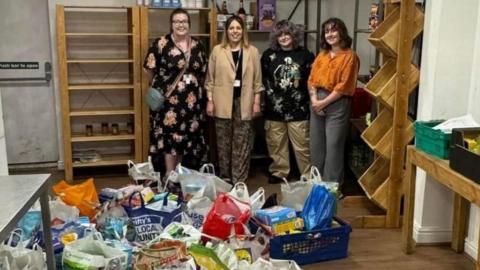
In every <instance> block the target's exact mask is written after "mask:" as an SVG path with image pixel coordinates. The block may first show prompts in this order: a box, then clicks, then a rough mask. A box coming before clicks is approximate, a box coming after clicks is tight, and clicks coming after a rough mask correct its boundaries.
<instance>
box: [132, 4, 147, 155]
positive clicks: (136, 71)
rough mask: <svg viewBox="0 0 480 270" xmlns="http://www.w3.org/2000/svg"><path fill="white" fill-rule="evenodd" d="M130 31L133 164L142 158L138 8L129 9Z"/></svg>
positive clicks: (141, 60)
mask: <svg viewBox="0 0 480 270" xmlns="http://www.w3.org/2000/svg"><path fill="white" fill-rule="evenodd" d="M130 12H131V31H132V34H133V37H132V46H131V50H132V57H133V65H132V66H133V72H132V73H131V74H132V75H131V76H132V82H133V85H134V89H133V93H132V94H133V108H134V110H135V115H134V117H133V118H134V119H133V122H134V135H135V144H134V155H135V162H141V161H142V160H143V157H145V156H146V155H143V148H142V146H143V144H142V141H143V139H142V138H143V136H142V134H143V133H142V130H143V129H142V97H143V92H142V79H141V75H142V65H143V59H142V54H141V46H140V44H141V43H140V38H141V36H140V31H141V25H140V8H139V7H138V6H133V7H132V9H131V11H130Z"/></svg>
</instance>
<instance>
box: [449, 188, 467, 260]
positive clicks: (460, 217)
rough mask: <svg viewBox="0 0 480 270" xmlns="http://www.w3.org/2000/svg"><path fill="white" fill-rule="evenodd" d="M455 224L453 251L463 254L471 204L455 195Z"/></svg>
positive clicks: (453, 225)
mask: <svg viewBox="0 0 480 270" xmlns="http://www.w3.org/2000/svg"><path fill="white" fill-rule="evenodd" d="M453 209H454V211H453V224H452V249H453V250H455V251H456V252H457V253H462V252H463V249H464V245H465V237H466V234H467V221H468V215H469V209H470V203H469V202H468V201H467V200H466V199H464V198H462V196H460V195H458V194H457V193H455V197H454V199H453Z"/></svg>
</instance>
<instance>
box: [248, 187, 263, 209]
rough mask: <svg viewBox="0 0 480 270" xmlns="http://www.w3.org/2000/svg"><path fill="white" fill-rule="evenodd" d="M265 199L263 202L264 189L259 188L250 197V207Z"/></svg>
mask: <svg viewBox="0 0 480 270" xmlns="http://www.w3.org/2000/svg"><path fill="white" fill-rule="evenodd" d="M262 198H263V201H265V189H264V188H263V187H259V188H258V190H257V191H255V193H253V194H252V196H250V205H253V204H254V203H256V202H258V201H259V200H260V199H262Z"/></svg>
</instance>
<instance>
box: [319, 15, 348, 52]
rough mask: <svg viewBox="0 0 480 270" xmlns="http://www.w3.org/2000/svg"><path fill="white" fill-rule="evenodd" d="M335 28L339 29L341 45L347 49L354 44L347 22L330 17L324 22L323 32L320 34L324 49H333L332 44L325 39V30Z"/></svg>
mask: <svg viewBox="0 0 480 270" xmlns="http://www.w3.org/2000/svg"><path fill="white" fill-rule="evenodd" d="M327 28H328V29H334V30H337V31H338V35H339V36H340V47H341V48H342V49H347V48H350V47H351V46H352V38H351V37H350V36H349V35H348V30H347V27H346V26H345V23H344V22H343V21H342V20H340V19H339V18H330V19H328V20H326V21H325V22H324V23H323V24H322V34H321V35H320V47H321V48H322V49H324V50H331V49H332V46H330V44H328V43H327V41H326V40H325V30H326V29H327Z"/></svg>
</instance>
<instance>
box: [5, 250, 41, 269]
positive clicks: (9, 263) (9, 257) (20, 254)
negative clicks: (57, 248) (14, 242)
mask: <svg viewBox="0 0 480 270" xmlns="http://www.w3.org/2000/svg"><path fill="white" fill-rule="evenodd" d="M0 258H2V259H1V260H0V262H1V263H0V269H2V270H43V269H46V267H47V266H46V263H45V260H44V259H43V252H42V249H41V248H40V247H38V246H35V247H34V248H33V249H27V248H25V247H23V246H22V245H19V246H16V247H11V246H8V245H1V246H0Z"/></svg>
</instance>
